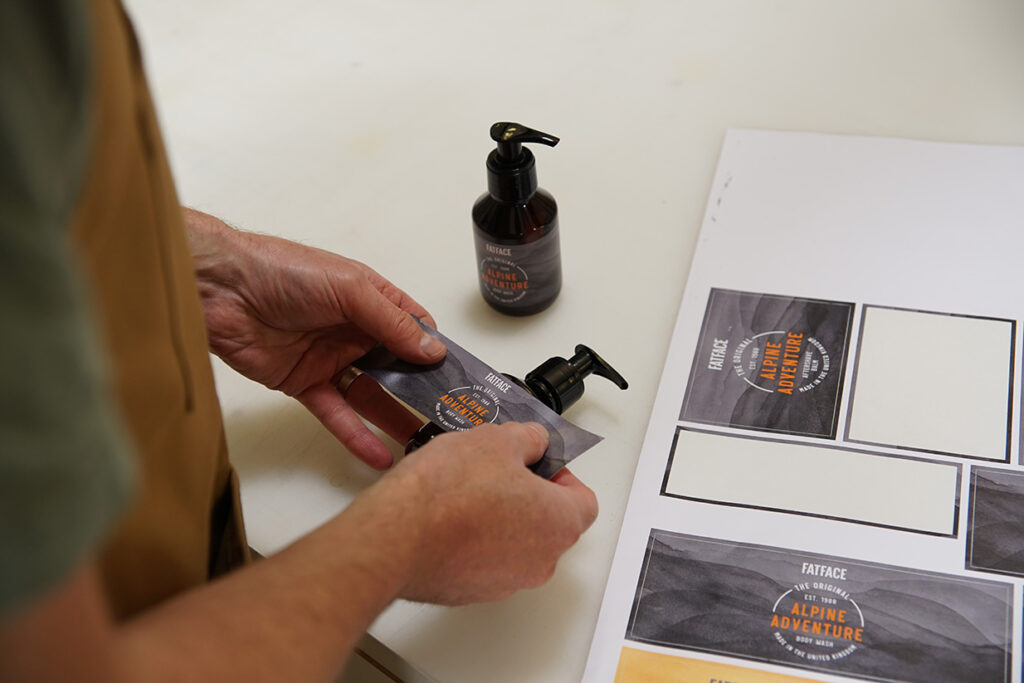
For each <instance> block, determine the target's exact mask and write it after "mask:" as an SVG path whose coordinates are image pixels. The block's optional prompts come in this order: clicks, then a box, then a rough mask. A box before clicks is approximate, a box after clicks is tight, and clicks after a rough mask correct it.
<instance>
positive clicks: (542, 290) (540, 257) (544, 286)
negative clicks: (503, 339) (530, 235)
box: [473, 221, 562, 306]
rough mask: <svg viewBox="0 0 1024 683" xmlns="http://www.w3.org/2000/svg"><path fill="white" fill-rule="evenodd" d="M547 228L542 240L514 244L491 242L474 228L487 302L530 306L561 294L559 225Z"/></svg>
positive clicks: (481, 287)
mask: <svg viewBox="0 0 1024 683" xmlns="http://www.w3.org/2000/svg"><path fill="white" fill-rule="evenodd" d="M548 229H549V232H548V233H547V234H546V235H544V236H543V237H541V238H540V239H539V240H536V241H534V242H529V243H527V244H511V245H510V244H498V243H496V242H492V241H490V240H489V239H488V238H487V236H486V235H485V234H484V233H482V232H481V231H480V230H479V229H476V228H475V229H474V231H473V233H474V237H475V240H476V255H477V265H478V272H479V275H480V291H481V292H482V293H483V295H484V298H485V299H487V300H488V301H491V302H492V303H496V304H500V305H510V304H512V305H514V304H521V305H523V306H528V305H530V304H532V303H534V302H537V301H542V300H544V299H547V298H549V297H552V296H553V295H554V294H557V293H558V290H559V289H560V288H561V286H562V271H561V253H560V250H559V243H558V225H557V222H554V221H553V222H552V223H551V224H550V225H549V226H548Z"/></svg>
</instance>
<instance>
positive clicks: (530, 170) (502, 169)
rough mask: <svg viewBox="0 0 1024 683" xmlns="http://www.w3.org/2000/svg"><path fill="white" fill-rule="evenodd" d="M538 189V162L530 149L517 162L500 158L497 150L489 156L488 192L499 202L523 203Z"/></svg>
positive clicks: (524, 151) (524, 150)
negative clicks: (510, 162) (508, 161)
mask: <svg viewBox="0 0 1024 683" xmlns="http://www.w3.org/2000/svg"><path fill="white" fill-rule="evenodd" d="M536 191H537V163H536V160H535V159H534V156H533V154H532V153H531V152H530V150H528V149H523V151H522V156H521V157H520V158H519V160H518V161H517V162H516V163H515V164H508V163H504V162H502V161H500V160H499V159H498V153H497V150H495V151H493V152H491V153H490V155H488V157H487V192H488V193H489V194H490V195H491V196H492V197H494V199H496V200H497V201H499V202H505V203H508V204H522V203H524V202H527V201H529V199H530V197H532V196H533V193H534V192H536Z"/></svg>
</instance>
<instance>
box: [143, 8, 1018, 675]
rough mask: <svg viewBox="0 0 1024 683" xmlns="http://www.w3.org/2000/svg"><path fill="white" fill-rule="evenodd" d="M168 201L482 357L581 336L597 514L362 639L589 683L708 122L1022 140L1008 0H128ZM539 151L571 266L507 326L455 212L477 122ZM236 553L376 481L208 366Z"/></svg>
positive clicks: (707, 161) (527, 360)
mask: <svg viewBox="0 0 1024 683" xmlns="http://www.w3.org/2000/svg"><path fill="white" fill-rule="evenodd" d="M127 4H128V6H129V9H130V11H131V14H132V15H133V17H134V19H135V21H136V24H137V28H138V30H139V32H140V34H141V37H142V39H143V45H144V50H145V54H146V57H147V63H148V67H149V72H150V77H151V81H152V84H153V89H154V92H155V96H156V99H157V106H158V110H159V111H160V114H161V118H162V122H163V125H164V132H165V136H166V139H167V144H168V147H169V150H170V156H171V159H172V164H173V166H174V170H175V172H176V175H177V179H178V184H179V191H180V193H181V196H182V200H183V201H184V202H185V203H186V204H188V205H191V206H195V207H197V208H200V209H203V210H206V211H209V212H211V213H215V214H217V215H220V216H222V217H224V218H225V219H227V220H229V221H230V222H232V223H234V224H236V225H239V226H242V227H246V228H248V229H252V230H257V231H261V232H268V233H274V234H278V235H282V236H286V237H289V238H292V239H295V240H299V241H302V242H305V243H308V244H313V245H316V246H319V247H322V248H325V249H330V250H333V251H337V252H340V253H342V254H345V255H347V256H350V257H353V258H357V259H359V260H362V261H364V262H366V263H368V264H369V265H371V266H373V267H374V268H376V269H377V270H378V271H380V272H381V273H383V274H384V275H386V276H387V277H389V278H390V279H392V280H393V281H394V282H395V283H396V284H398V285H399V286H401V287H403V288H404V289H406V290H407V291H408V292H410V293H411V294H413V296H414V297H416V298H417V299H418V300H419V301H420V302H421V303H423V304H424V305H425V306H426V307H427V308H428V309H429V310H430V311H431V312H432V314H433V315H434V317H435V318H436V320H437V321H438V323H439V326H440V329H441V330H442V331H443V332H445V334H447V335H448V336H449V337H451V338H453V339H455V340H456V341H458V342H459V343H460V344H461V345H463V346H465V347H466V348H468V349H470V350H472V351H473V352H474V353H476V354H477V355H478V356H480V357H481V358H483V359H484V360H485V361H487V362H488V363H489V364H491V365H492V366H495V367H497V368H499V369H502V370H505V371H508V372H512V373H515V374H522V373H525V372H526V371H527V370H529V369H531V368H532V367H534V366H535V365H537V364H538V363H540V362H541V361H543V360H544V359H546V358H547V357H548V356H552V355H562V356H565V355H566V354H571V352H572V348H573V347H574V346H575V344H577V343H585V344H588V345H590V346H592V347H594V348H595V349H596V350H597V351H598V352H599V353H601V354H602V355H604V356H605V358H606V359H607V360H609V361H610V362H611V363H612V364H613V365H615V366H616V367H617V368H618V369H619V370H620V371H621V372H622V374H623V375H625V376H626V377H627V379H628V380H629V381H630V388H629V390H628V391H627V392H619V391H618V390H617V389H615V388H614V387H613V386H612V385H611V384H609V383H607V382H605V381H604V380H602V379H599V378H593V379H591V380H589V381H588V382H587V393H586V395H585V396H584V398H583V399H582V400H581V401H580V403H578V404H577V405H576V406H574V407H573V408H572V409H571V410H570V411H569V413H568V414H567V417H568V418H569V419H571V420H572V421H574V422H576V423H577V424H579V425H580V426H582V427H584V428H587V429H590V430H592V431H596V432H598V433H600V434H602V435H604V436H605V437H606V439H605V441H604V442H603V443H601V444H600V445H599V446H598V447H596V448H595V449H593V450H592V451H589V452H588V453H586V454H584V455H583V456H582V457H581V458H580V459H579V460H578V461H576V463H574V464H573V466H572V469H573V471H574V472H575V473H576V474H577V476H579V477H580V478H581V479H583V480H584V481H585V482H586V483H587V484H588V485H590V486H591V487H592V488H593V489H594V490H595V491H596V493H597V495H598V499H599V500H600V503H601V515H600V517H599V519H598V521H597V522H596V524H595V525H594V527H593V528H592V529H591V530H590V531H589V532H588V533H587V534H586V535H585V536H584V537H583V539H582V540H581V541H580V542H579V544H578V545H577V546H575V547H574V548H573V549H572V550H570V551H569V552H568V553H567V554H566V556H565V557H564V559H563V560H562V562H561V563H560V564H559V567H558V571H557V573H556V575H555V576H554V578H553V579H552V580H551V581H550V582H549V583H548V584H547V585H546V586H544V587H542V588H540V589H536V590H532V591H526V592H523V593H520V594H518V595H516V596H514V597H513V598H511V599H509V600H506V601H504V602H501V603H495V604H486V605H476V606H469V607H464V608H457V609H448V608H438V607H432V606H426V605H414V604H408V603H398V604H396V605H394V606H392V607H391V608H390V609H389V610H387V611H386V612H385V613H384V614H383V615H382V616H381V617H380V618H379V619H378V620H377V622H376V623H375V624H374V625H373V627H372V629H371V633H372V634H373V635H374V636H375V637H376V638H378V639H379V640H380V641H382V642H383V643H385V644H386V645H387V646H389V647H390V648H392V649H393V650H394V651H395V652H397V653H398V654H399V655H401V656H402V657H404V658H405V659H406V660H407V661H408V662H410V663H411V664H412V665H414V666H415V667H417V668H418V669H420V670H421V671H423V672H424V673H425V674H427V675H428V676H430V677H433V678H435V679H437V680H439V681H442V682H443V683H455V682H458V681H465V682H473V683H476V682H478V681H531V682H545V681H551V682H557V683H564V682H565V681H573V680H579V678H580V677H581V675H582V671H583V666H584V663H585V660H586V656H587V651H588V648H589V645H590V639H591V635H592V633H593V628H594V624H595V622H596V619H597V613H598V609H599V607H600V602H601V597H602V593H603V590H604V584H605V580H606V578H607V574H608V569H609V565H610V562H611V558H612V554H613V552H614V548H615V542H616V538H617V535H618V531H619V526H620V522H621V519H622V513H623V510H624V508H625V505H626V498H627V492H628V490H629V486H630V483H631V480H632V475H633V470H634V467H635V465H636V459H637V456H638V454H639V451H640V447H641V443H642V441H643V437H644V433H645V430H646V426H647V415H648V411H649V409H650V407H651V405H652V403H653V400H654V396H655V392H656V389H657V383H658V380H659V377H660V371H661V365H662V362H663V361H664V358H665V353H666V350H667V348H668V342H669V335H670V332H671V329H672V326H673V324H674V321H675V316H676V312H677V308H678V306H679V301H680V296H681V294H682V290H683V285H684V283H685V278H686V274H687V270H688V267H689V263H690V260H691V256H692V254H693V248H694V245H695V242H696V239H697V230H698V227H699V225H700V219H701V217H702V215H703V211H704V206H705V202H706V199H707V192H708V188H709V185H710V183H711V178H712V174H713V171H714V167H715V162H716V159H717V156H718V151H719V146H720V144H721V141H722V138H723V135H724V132H725V130H726V129H727V128H729V127H745V128H764V129H776V130H807V131H816V132H826V133H841V134H842V133H846V134H858V135H884V136H896V137H910V138H918V139H931V140H948V141H959V142H979V143H997V144H1016V145H1020V144H1024V3H1022V2H1019V1H1018V0H1013V1H1009V0H1007V1H1003V2H992V1H982V0H962V1H952V0H927V1H924V0H922V1H903V0H886V1H881V0H868V1H865V0H835V1H832V2H827V1H822V0H801V1H797V0H775V1H772V0H732V1H729V2H707V1H705V2H696V1H693V0H662V1H653V0H651V1H643V0H634V1H633V2H625V1H623V0H591V1H590V2H586V1H584V0H565V1H562V2H557V1H555V0H547V1H539V0H524V1H523V2H519V3H497V2H485V1H482V0H436V1H435V2H422V1H419V2H417V1H413V0H394V1H392V2H382V1H379V2H368V1H363V2H354V1H349V2H337V1H330V0H293V1H291V2H270V1H269V0H250V1H248V2H241V1H235V0H220V1H219V2H210V1H209V0H205V1H201V0H178V1H176V2H165V1H163V0H130V1H129V2H128V3H127ZM501 120H511V121H518V122H520V123H524V124H526V125H530V126H534V127H537V128H540V129H542V130H545V131H547V132H550V133H552V134H555V135H558V136H560V137H561V138H562V142H561V143H560V144H559V145H558V147H557V148H555V149H548V148H544V147H541V148H540V149H537V150H536V154H537V158H538V162H537V163H538V166H537V168H538V174H539V179H540V184H541V186H542V187H545V188H546V189H548V190H549V191H551V192H552V193H553V194H554V195H555V197H556V199H557V200H558V202H559V207H560V225H561V230H562V232H561V242H562V253H563V267H564V275H565V285H564V289H563V291H562V294H561V297H560V298H559V299H558V301H557V302H556V303H555V305H554V306H553V307H552V308H550V309H549V310H548V311H546V312H544V313H541V314H538V315H536V316H533V317H530V318H525V319H521V318H507V317H503V316H501V315H500V314H497V313H495V312H493V311H491V310H490V309H489V308H488V307H487V306H486V305H485V304H484V303H483V301H482V299H481V298H480V295H479V293H478V290H477V285H476V281H475V270H474V251H473V241H472V233H471V227H470V218H469V211H470V207H471V205H472V204H473V201H474V200H475V199H476V197H477V196H478V195H479V194H480V193H481V192H483V191H484V190H485V189H486V176H485V172H484V160H485V158H486V155H487V153H488V152H489V150H490V149H491V143H490V140H489V137H488V128H489V126H490V124H491V123H493V122H495V121H501ZM216 371H217V381H218V388H219V390H220V392H221V397H222V403H223V406H224V414H225V420H226V424H227V429H228V437H229V441H230V447H231V451H232V454H233V459H234V461H235V463H236V465H237V467H238V469H239V471H240V473H241V476H242V481H243V503H244V507H245V515H246V520H247V525H248V529H249V537H250V542H251V543H252V545H253V546H254V547H255V548H257V549H258V550H260V551H261V552H263V553H271V552H273V551H275V550H277V549H279V548H281V547H282V546H284V545H286V544H287V543H289V542H290V541H291V540H293V539H295V538H296V537H298V536H299V535H301V534H303V533H304V532H306V531H308V530H309V529H311V528H313V527H314V526H316V525H317V524H319V523H321V522H322V521H324V520H326V519H327V518H329V517H330V516H331V515H333V514H335V513H336V512H338V511H339V510H341V509H342V508H343V507H344V506H345V505H346V504H347V502H348V501H350V500H351V499H352V497H353V496H355V495H356V494H358V493H359V491H360V490H361V489H363V488H364V487H365V486H367V485H368V484H369V483H371V482H372V481H374V480H375V478H376V477H377V476H379V475H378V474H377V473H375V472H373V471H371V470H370V469H368V468H366V467H364V466H362V465H361V464H360V463H358V462H356V461H355V460H354V459H353V458H351V457H350V456H349V455H348V454H347V453H346V452H345V451H344V449H342V448H341V447H340V446H339V445H338V444H337V443H336V442H335V441H334V440H333V439H332V438H331V437H330V436H329V435H327V434H326V432H324V431H323V429H322V428H321V427H320V426H319V424H318V423H316V421H315V420H313V419H312V418H311V417H310V416H308V415H307V414H306V413H305V412H304V410H303V409H302V408H301V407H300V406H299V405H298V404H297V403H295V402H293V401H292V400H291V399H288V398H287V397H284V396H282V395H279V394H275V393H272V392H269V391H267V390H265V389H263V388H261V387H258V386H257V385H254V384H252V383H250V382H248V381H246V380H243V379H241V378H239V377H238V376H236V375H234V374H233V373H232V372H231V371H230V370H227V369H225V368H224V367H223V366H221V365H219V364H218V365H217V367H216Z"/></svg>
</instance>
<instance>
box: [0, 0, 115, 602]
mask: <svg viewBox="0 0 1024 683" xmlns="http://www.w3.org/2000/svg"><path fill="white" fill-rule="evenodd" d="M89 33H90V27H89V24H88V18H87V14H86V12H85V9H84V3H80V2H77V1H76V0H45V1H42V2H40V1H38V0H4V2H2V3H0V614H2V613H6V612H10V611H11V610H13V609H15V608H16V607H18V606H20V605H23V604H25V603H27V602H29V601H31V600H32V599H35V598H38V597H39V596H41V595H42V594H44V593H45V592H46V591H47V590H48V589H50V588H52V587H54V586H56V585H58V584H59V583H60V582H61V581H62V580H63V579H65V578H66V577H67V576H68V575H69V573H70V572H71V571H72V570H73V569H74V568H75V567H76V566H78V565H80V564H81V563H82V562H83V560H84V559H85V558H86V557H88V556H89V554H90V553H91V552H92V551H93V550H94V549H96V548H97V546H98V545H99V544H100V543H101V541H102V540H103V536H104V533H105V532H106V531H107V530H108V529H109V528H110V526H111V525H112V523H113V521H114V520H115V519H116V517H117V515H118V514H119V512H120V511H121V510H122V509H123V508H124V506H125V505H126V503H127V499H128V496H129V494H130V492H131V490H132V465H131V459H130V448H129V446H128V444H127V443H126V439H125V437H124V436H123V432H122V430H121V427H120V425H119V424H118V419H117V416H116V410H115V408H114V407H113V406H114V404H113V401H112V398H111V396H110V392H109V390H108V387H107V384H106V382H107V380H106V379H105V370H104V368H103V363H102V360H101V354H100V352H99V345H98V343H97V340H96V338H95V332H94V330H93V328H92V325H91V322H90V311H89V306H88V293H87V292H86V291H84V290H85V286H84V285H83V281H82V279H81V278H80V277H79V274H78V273H77V271H76V267H75V263H74V257H73V255H72V254H71V252H70V249H69V245H68V242H67V234H66V233H67V228H68V223H69V220H70V217H71V214H72V211H73V209H74V207H75V203H76V200H77V197H78V192H79V189H80V187H81V181H82V177H81V176H82V173H83V170H84V168H85V162H86V156H87V153H88V144H89V130H90V121H89V118H90V106H89V105H90V90H91V82H90V75H91V72H90V68H89V67H90V56H91V54H92V50H91V47H90V42H89V41H90V37H89Z"/></svg>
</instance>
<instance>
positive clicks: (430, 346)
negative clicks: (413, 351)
mask: <svg viewBox="0 0 1024 683" xmlns="http://www.w3.org/2000/svg"><path fill="white" fill-rule="evenodd" d="M420 350H421V351H422V352H423V353H425V354H426V355H427V356H428V357H430V358H440V357H441V356H443V355H444V354H445V348H444V344H442V343H441V340H440V339H437V338H436V337H431V336H430V335H429V334H424V335H423V336H422V337H421V338H420Z"/></svg>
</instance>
